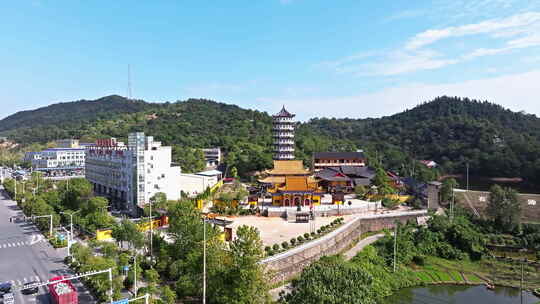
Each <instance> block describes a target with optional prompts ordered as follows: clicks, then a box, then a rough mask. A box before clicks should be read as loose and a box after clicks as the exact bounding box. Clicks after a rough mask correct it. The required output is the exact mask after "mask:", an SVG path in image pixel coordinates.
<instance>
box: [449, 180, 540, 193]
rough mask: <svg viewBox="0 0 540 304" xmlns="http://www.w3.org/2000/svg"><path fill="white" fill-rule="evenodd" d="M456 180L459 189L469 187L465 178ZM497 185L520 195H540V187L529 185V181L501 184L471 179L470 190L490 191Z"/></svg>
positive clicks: (499, 182)
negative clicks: (511, 189)
mask: <svg viewBox="0 0 540 304" xmlns="http://www.w3.org/2000/svg"><path fill="white" fill-rule="evenodd" d="M456 180H457V182H458V183H459V187H460V188H461V189H465V188H466V187H467V178H466V177H465V176H464V177H460V178H456ZM495 184H497V185H499V186H501V187H511V188H513V189H515V190H516V191H517V192H519V193H540V187H539V186H538V185H534V184H531V183H527V181H521V182H514V181H507V182H506V181H505V182H501V181H493V180H491V179H490V178H488V177H478V176H470V177H469V190H476V191H489V188H490V187H491V186H493V185H495Z"/></svg>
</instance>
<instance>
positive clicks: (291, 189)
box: [259, 160, 323, 207]
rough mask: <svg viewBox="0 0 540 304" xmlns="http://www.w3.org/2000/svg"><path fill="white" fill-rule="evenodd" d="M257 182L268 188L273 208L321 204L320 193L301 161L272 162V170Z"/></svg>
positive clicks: (315, 182)
mask: <svg viewBox="0 0 540 304" xmlns="http://www.w3.org/2000/svg"><path fill="white" fill-rule="evenodd" d="M267 174H268V176H267V177H266V178H264V179H261V180H259V182H261V183H263V184H266V185H267V186H268V193H270V194H271V195H272V205H274V206H283V207H291V206H310V205H319V204H320V203H321V197H322V195H323V193H322V191H320V189H319V188H318V185H317V181H316V180H315V179H314V178H313V177H312V176H310V175H311V173H310V172H309V171H308V170H306V169H305V168H304V165H303V163H302V161H301V160H274V169H272V170H269V171H268V172H267Z"/></svg>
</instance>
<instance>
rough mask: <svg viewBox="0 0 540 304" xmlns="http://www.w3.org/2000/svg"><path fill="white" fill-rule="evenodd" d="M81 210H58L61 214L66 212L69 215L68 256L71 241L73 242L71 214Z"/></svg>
mask: <svg viewBox="0 0 540 304" xmlns="http://www.w3.org/2000/svg"><path fill="white" fill-rule="evenodd" d="M79 211H81V210H77V211H75V212H71V213H67V212H60V213H62V214H67V215H69V230H70V233H69V238H70V239H68V256H70V248H71V243H72V242H73V215H74V214H75V213H77V212H79Z"/></svg>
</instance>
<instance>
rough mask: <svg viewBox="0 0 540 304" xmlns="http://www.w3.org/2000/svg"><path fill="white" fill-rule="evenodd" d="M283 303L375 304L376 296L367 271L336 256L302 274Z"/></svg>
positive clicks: (292, 285)
mask: <svg viewBox="0 0 540 304" xmlns="http://www.w3.org/2000/svg"><path fill="white" fill-rule="evenodd" d="M291 287H292V290H291V292H290V293H289V294H287V295H285V296H284V298H283V299H282V300H285V302H286V303H289V304H297V303H298V304H300V303H325V304H326V303H327V304H338V303H339V304H341V303H352V304H355V303H356V304H375V303H377V300H379V295H378V294H377V292H376V291H375V290H374V288H373V277H372V276H371V274H369V273H368V272H367V271H365V270H364V269H362V268H361V267H359V266H357V265H356V264H353V263H348V262H346V261H344V260H343V258H341V257H339V256H333V257H323V258H321V259H320V260H319V261H317V262H315V263H313V264H311V265H310V266H309V267H307V268H305V269H304V270H303V271H302V274H301V276H300V278H298V279H295V280H293V281H292V283H291Z"/></svg>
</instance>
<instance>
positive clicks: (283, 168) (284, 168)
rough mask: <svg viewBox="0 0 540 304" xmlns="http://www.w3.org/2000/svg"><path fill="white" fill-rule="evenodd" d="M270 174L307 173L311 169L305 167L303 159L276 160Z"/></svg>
mask: <svg viewBox="0 0 540 304" xmlns="http://www.w3.org/2000/svg"><path fill="white" fill-rule="evenodd" d="M268 173H269V174H270V175H307V174H309V171H308V170H306V169H305V168H304V164H303V163H302V161H301V160H274V169H272V170H270V171H269V172H268Z"/></svg>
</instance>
